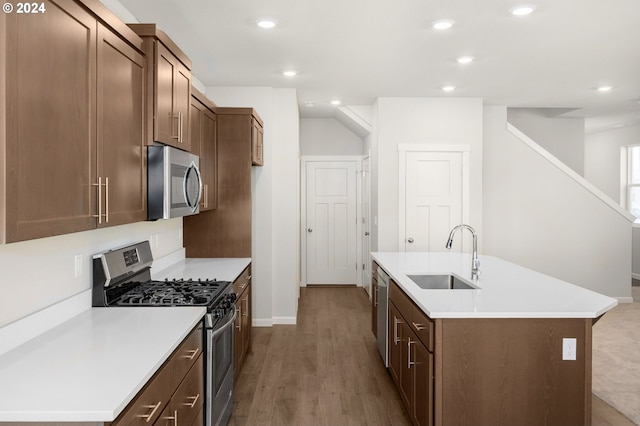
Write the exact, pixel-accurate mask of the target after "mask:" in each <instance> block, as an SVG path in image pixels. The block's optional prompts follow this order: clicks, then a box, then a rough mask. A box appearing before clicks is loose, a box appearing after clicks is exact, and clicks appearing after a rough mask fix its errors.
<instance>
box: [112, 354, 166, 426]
mask: <svg viewBox="0 0 640 426" xmlns="http://www.w3.org/2000/svg"><path fill="white" fill-rule="evenodd" d="M174 389H175V388H174V387H171V368H170V364H169V363H166V364H165V365H164V367H162V368H161V369H160V371H159V372H158V373H157V374H156V375H155V376H154V377H153V378H152V379H151V380H150V381H149V383H148V384H147V386H146V387H145V388H144V389H143V390H142V391H141V392H140V393H139V394H138V396H137V397H136V398H135V399H134V400H133V402H131V403H130V404H129V406H128V408H127V409H126V410H125V411H124V412H122V414H120V415H119V416H118V418H117V419H116V420H115V421H114V422H113V423H111V426H116V425H122V426H125V425H127V426H128V425H132V426H138V425H140V426H142V425H152V424H153V423H154V422H155V420H156V419H157V418H159V417H160V413H161V412H162V411H163V410H165V409H166V408H167V407H168V403H169V400H170V399H171V395H172V393H173V390H174Z"/></svg>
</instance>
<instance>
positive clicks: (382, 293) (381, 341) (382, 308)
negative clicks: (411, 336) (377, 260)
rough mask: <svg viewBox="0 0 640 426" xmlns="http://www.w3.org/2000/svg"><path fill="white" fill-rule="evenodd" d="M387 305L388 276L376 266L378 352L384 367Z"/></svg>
mask: <svg viewBox="0 0 640 426" xmlns="http://www.w3.org/2000/svg"><path fill="white" fill-rule="evenodd" d="M388 303H389V275H387V273H386V272H384V271H383V270H382V268H381V267H379V266H378V311H377V315H378V350H379V351H380V355H382V360H383V361H384V365H385V367H388V366H389V364H388V362H387V334H388V333H387V312H388Z"/></svg>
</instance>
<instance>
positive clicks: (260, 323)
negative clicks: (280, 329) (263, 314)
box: [251, 317, 296, 327]
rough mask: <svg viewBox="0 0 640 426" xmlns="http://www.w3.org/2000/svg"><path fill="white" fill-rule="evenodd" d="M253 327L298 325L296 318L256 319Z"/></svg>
mask: <svg viewBox="0 0 640 426" xmlns="http://www.w3.org/2000/svg"><path fill="white" fill-rule="evenodd" d="M251 325H252V326H253V327H273V326H274V325H296V317H273V318H254V319H253V320H252V321H251Z"/></svg>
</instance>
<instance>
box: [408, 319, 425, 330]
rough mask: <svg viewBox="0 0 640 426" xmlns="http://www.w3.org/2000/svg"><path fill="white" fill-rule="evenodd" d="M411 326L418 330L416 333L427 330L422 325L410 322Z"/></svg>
mask: <svg viewBox="0 0 640 426" xmlns="http://www.w3.org/2000/svg"><path fill="white" fill-rule="evenodd" d="M411 324H413V327H414V328H415V329H416V330H418V331H423V330H426V329H427V326H426V325H423V324H416V323H415V322H413V321H411Z"/></svg>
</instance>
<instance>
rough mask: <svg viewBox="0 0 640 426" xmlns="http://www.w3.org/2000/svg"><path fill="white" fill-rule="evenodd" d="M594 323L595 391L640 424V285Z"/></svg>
mask: <svg viewBox="0 0 640 426" xmlns="http://www.w3.org/2000/svg"><path fill="white" fill-rule="evenodd" d="M633 296H634V302H635V303H621V304H619V305H618V306H616V307H615V308H613V309H612V310H611V311H609V312H607V314H606V315H605V316H604V317H603V318H602V319H600V321H598V322H597V323H596V324H595V325H594V326H593V393H595V394H596V395H597V396H599V397H600V398H601V399H603V400H604V401H606V402H607V403H609V404H611V405H612V406H614V407H615V408H617V409H618V410H619V411H620V412H621V413H623V414H624V415H626V416H627V417H629V419H631V420H632V421H633V422H634V423H636V424H638V425H640V303H638V302H640V287H634V288H633Z"/></svg>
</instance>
